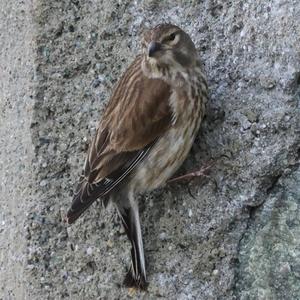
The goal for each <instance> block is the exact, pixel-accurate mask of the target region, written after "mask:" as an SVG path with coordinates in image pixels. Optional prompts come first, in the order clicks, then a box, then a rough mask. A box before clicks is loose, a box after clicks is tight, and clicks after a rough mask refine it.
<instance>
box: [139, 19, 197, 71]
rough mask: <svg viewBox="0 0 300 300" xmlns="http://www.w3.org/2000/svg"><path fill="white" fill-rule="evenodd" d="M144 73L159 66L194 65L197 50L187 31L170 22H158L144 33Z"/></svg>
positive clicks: (177, 67)
mask: <svg viewBox="0 0 300 300" xmlns="http://www.w3.org/2000/svg"><path fill="white" fill-rule="evenodd" d="M142 47H143V54H144V61H145V63H146V69H147V70H146V73H147V71H148V72H149V73H155V72H156V73H157V71H158V70H159V69H161V68H167V69H168V70H169V71H171V72H172V70H178V71H179V70H180V69H181V70H184V69H186V68H190V67H191V66H193V65H195V63H196V60H197V52H196V48H195V45H194V43H193V42H192V40H191V38H190V37H189V35H188V34H187V33H185V32H184V31H183V30H182V29H180V28H179V27H177V26H175V25H172V24H160V25H157V26H156V27H154V28H153V29H151V30H148V31H146V32H145V33H144V35H143V38H142Z"/></svg>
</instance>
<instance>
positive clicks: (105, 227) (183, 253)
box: [0, 0, 300, 300]
mask: <svg viewBox="0 0 300 300" xmlns="http://www.w3.org/2000/svg"><path fill="white" fill-rule="evenodd" d="M299 18H300V3H299V1H297V0H289V1H285V2H284V1H280V0H271V1H250V0H246V1H241V0H235V1H229V2H228V1H227V2H226V1H219V0H214V1H212V0H205V1H177V0H176V1H153V0H143V1H127V0H126V1H117V0H113V1H103V2H99V1H95V0H92V1H81V0H76V1H75V0H72V1H44V0H38V1H35V2H34V3H33V2H31V1H24V2H22V3H21V2H20V3H15V2H14V1H10V2H7V3H3V4H2V5H1V10H0V25H2V27H3V28H5V29H6V30H1V31H0V49H1V52H0V66H1V75H0V76H1V89H0V93H1V94H0V95H1V96H0V125H1V126H0V139H1V143H0V182H1V185H0V201H1V212H0V269H1V272H0V298H1V299H2V298H3V299H41V295H43V296H42V297H43V299H62V298H66V299H125V298H127V297H128V291H127V290H126V289H124V288H122V287H120V283H121V282H122V279H123V276H124V274H125V272H126V268H127V267H128V264H129V249H130V245H129V243H128V241H127V239H126V237H125V235H124V232H123V230H122V229H121V227H120V222H119V220H118V218H117V216H116V213H115V211H114V208H113V207H110V208H108V209H107V210H103V209H102V208H101V205H100V204H97V203H96V204H95V205H94V206H93V207H92V208H91V209H90V210H89V211H88V212H87V213H86V214H85V215H84V216H83V217H82V218H81V219H80V220H79V221H78V222H77V223H76V224H74V225H73V226H72V227H68V228H67V227H66V226H65V225H64V223H63V222H62V218H63V215H64V212H65V211H66V209H67V208H68V206H69V204H70V202H71V199H72V191H73V190H74V188H75V183H76V181H77V180H78V177H79V175H80V174H81V171H82V166H83V159H84V156H85V153H86V150H87V147H88V144H89V141H90V139H91V137H92V135H93V134H94V132H95V126H96V124H97V121H98V119H99V117H100V115H101V111H102V109H103V107H104V105H105V103H106V101H107V100H108V98H109V95H110V93H111V89H112V86H113V84H114V83H115V82H116V81H117V79H118V78H119V76H120V74H121V73H122V72H123V71H124V70H125V69H126V67H127V66H128V64H129V63H130V62H131V60H132V59H133V58H134V57H135V55H136V54H137V53H138V52H139V50H140V45H139V35H140V32H141V31H142V30H143V28H144V27H147V26H152V25H156V24H157V23H161V22H172V23H175V24H177V25H179V26H180V27H182V28H183V29H185V30H186V31H187V32H188V33H189V34H190V35H191V37H192V39H193V40H194V41H195V43H196V46H197V48H198V50H199V55H200V57H201V58H202V60H203V63H204V65H205V69H206V73H207V76H208V81H209V86H210V102H209V105H208V108H207V116H206V119H205V121H204V123H203V126H202V128H201V130H200V132H199V135H198V137H197V139H196V142H195V144H194V146H193V149H192V151H191V153H190V155H189V157H188V159H187V160H186V162H185V163H184V166H183V167H182V169H181V171H180V172H181V173H184V172H186V171H188V170H190V169H195V168H197V167H199V168H200V167H201V166H202V165H205V164H207V163H208V162H209V161H210V160H213V161H214V162H215V165H214V166H213V167H212V169H211V171H210V178H200V179H195V180H193V181H192V182H190V183H182V184H173V185H169V186H167V187H165V188H164V189H160V190H157V191H154V192H153V193H150V194H148V195H145V196H143V197H141V200H140V202H141V215H142V224H143V231H144V240H145V251H146V258H147V261H148V279H149V282H150V285H149V290H148V293H137V295H136V296H137V298H139V299H157V298H158V297H160V298H163V299H197V300H198V299H200V300H201V299H300V290H299V286H300V284H299V280H300V257H299V255H300V254H299V238H298V237H299V228H300V219H299V186H300V185H299V181H300V173H299V172H300V171H299V144H300V143H299V124H300V120H299V99H300V80H299V78H300V75H299V74H300V58H299V53H300V48H299V45H300V35H299V34H298V33H299V32H300V23H299Z"/></svg>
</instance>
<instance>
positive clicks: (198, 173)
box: [167, 163, 214, 183]
mask: <svg viewBox="0 0 300 300" xmlns="http://www.w3.org/2000/svg"><path fill="white" fill-rule="evenodd" d="M213 165H214V164H213V163H210V164H208V165H206V166H204V167H202V168H200V169H199V170H196V171H193V172H190V173H187V174H184V175H181V176H178V177H175V178H171V179H169V180H168V181H167V183H173V182H177V181H181V180H187V179H193V178H195V177H206V178H209V176H208V175H206V174H205V173H206V171H208V170H209V169H210V168H211V167H212V166H213Z"/></svg>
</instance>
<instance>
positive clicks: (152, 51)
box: [148, 42, 162, 57]
mask: <svg viewBox="0 0 300 300" xmlns="http://www.w3.org/2000/svg"><path fill="white" fill-rule="evenodd" d="M159 50H162V46H161V44H160V43H157V42H151V43H150V44H149V46H148V56H149V57H153V56H154V55H155V53H156V52H157V51H159Z"/></svg>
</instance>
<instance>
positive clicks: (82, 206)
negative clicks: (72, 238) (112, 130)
mask: <svg viewBox="0 0 300 300" xmlns="http://www.w3.org/2000/svg"><path fill="white" fill-rule="evenodd" d="M102 194H103V192H102V190H99V189H96V188H95V189H93V186H92V185H90V184H88V183H87V182H83V183H82V184H81V185H80V186H79V188H78V191H77V193H76V194H75V196H74V199H73V202H72V205H71V208H70V209H69V210H68V212H67V215H66V217H65V222H67V223H68V224H72V223H74V222H75V221H76V220H77V219H78V218H79V217H80V216H81V215H82V214H83V213H84V212H85V211H86V210H87V209H88V208H89V207H90V206H91V205H92V204H93V203H94V202H95V201H96V200H97V199H98V198H99V197H100V196H102ZM108 200H109V198H108V196H104V197H103V199H102V203H103V205H104V206H105V207H106V206H107V203H108Z"/></svg>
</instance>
